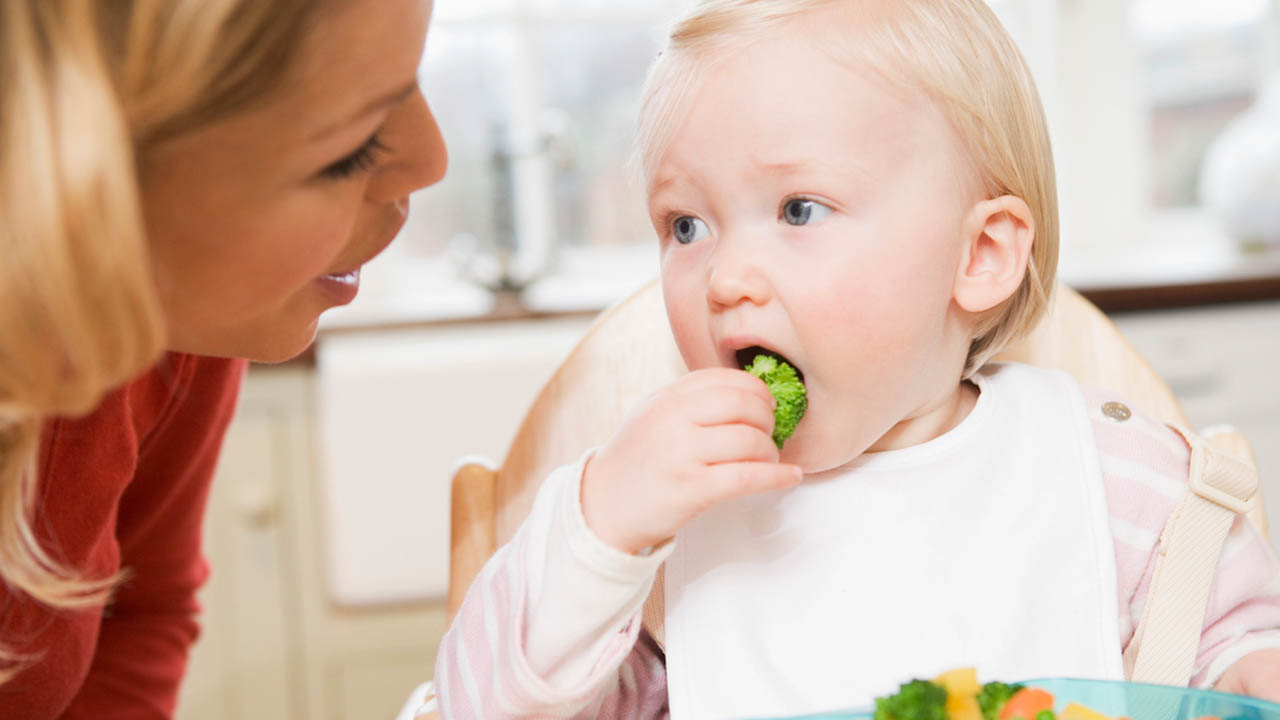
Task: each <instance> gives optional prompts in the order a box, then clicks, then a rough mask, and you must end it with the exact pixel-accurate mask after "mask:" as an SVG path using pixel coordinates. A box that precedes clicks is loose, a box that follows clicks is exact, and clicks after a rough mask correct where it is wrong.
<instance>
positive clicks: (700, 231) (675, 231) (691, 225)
mask: <svg viewBox="0 0 1280 720" xmlns="http://www.w3.org/2000/svg"><path fill="white" fill-rule="evenodd" d="M708 232H710V231H709V230H707V224H706V223H704V222H702V221H701V220H699V219H698V218H696V217H693V216H691V215H681V216H680V217H678V218H676V219H675V220H673V221H672V222H671V234H672V235H674V236H675V238H676V242H678V243H680V244H681V245H688V244H689V243H691V242H693V241H694V240H700V239H702V238H704V237H706V236H707V233H708Z"/></svg>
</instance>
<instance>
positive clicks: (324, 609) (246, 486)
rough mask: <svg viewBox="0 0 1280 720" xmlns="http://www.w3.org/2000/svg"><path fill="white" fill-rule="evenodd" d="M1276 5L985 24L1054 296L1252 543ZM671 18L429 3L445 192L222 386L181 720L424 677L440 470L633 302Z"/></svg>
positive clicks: (1004, 8)
mask: <svg viewBox="0 0 1280 720" xmlns="http://www.w3.org/2000/svg"><path fill="white" fill-rule="evenodd" d="M1278 3H1280V0H1215V1H1214V2H1208V1H1206V0H1199V1H1197V0H992V5H993V7H994V8H995V9H996V11H997V13H998V14H999V15H1000V16H1001V18H1002V19H1003V20H1004V21H1005V23H1006V24H1007V26H1008V27H1009V28H1010V30H1011V31H1012V32H1013V34H1014V35H1015V37H1016V38H1017V39H1018V41H1019V43H1020V44H1021V46H1022V48H1023V51H1024V53H1025V55H1026V56H1027V59H1028V61H1029V62H1030V64H1031V66H1032V69H1033V71H1034V73H1035V75H1036V78H1037V82H1038V83H1039V87H1040V90H1041V93H1042V95H1043V98H1044V101H1045V105H1046V108H1047V111H1048V115H1049V120H1050V126H1051V131H1052V135H1053V142H1054V145H1055V150H1056V156H1057V162H1058V173H1059V188H1060V194H1061V201H1062V219H1063V222H1062V227H1063V250H1062V276H1063V279H1064V281H1065V282H1067V283H1069V284H1071V285H1073V286H1075V287H1077V288H1081V289H1084V290H1086V291H1090V292H1091V295H1090V296H1091V297H1093V298H1094V299H1095V302H1098V303H1099V304H1100V305H1101V306H1103V307H1104V309H1106V310H1109V311H1110V312H1111V314H1112V317H1113V319H1114V320H1116V322H1117V323H1118V324H1119V325H1120V327H1121V328H1122V330H1123V331H1124V332H1125V333H1126V335H1127V336H1128V337H1129V338H1130V339H1131V340H1133V341H1134V343H1135V344H1136V345H1137V346H1138V347H1139V349H1140V350H1141V351H1142V352H1143V353H1144V354H1146V355H1147V356H1148V358H1149V359H1150V360H1151V361H1152V363H1153V364H1154V365H1155V367H1156V368H1157V370H1158V371H1159V372H1160V373H1161V374H1162V375H1163V376H1164V377H1165V378H1166V379H1167V380H1168V381H1169V383H1170V384H1171V386H1172V387H1173V388H1174V390H1175V392H1177V393H1178V395H1179V397H1180V399H1181V400H1182V401H1183V404H1184V406H1185V408H1186V410H1187V411H1188V413H1189V414H1190V416H1191V418H1192V420H1193V422H1194V423H1196V425H1197V426H1200V427H1204V426H1207V425H1212V424H1217V423H1231V424H1234V425H1235V426H1237V427H1239V428H1241V429H1242V430H1243V431H1244V432H1245V433H1246V434H1247V435H1248V436H1249V438H1250V440H1251V441H1252V442H1253V444H1254V446H1255V448H1256V450H1257V453H1258V456H1259V462H1260V464H1261V467H1262V471H1263V478H1264V486H1265V487H1266V490H1267V492H1268V493H1269V494H1270V497H1271V499H1272V500H1271V505H1270V513H1271V514H1270V518H1271V524H1272V526H1273V527H1275V528H1280V379H1278V378H1280V375H1278V374H1277V372H1276V371H1277V369H1278V368H1280V363H1278V362H1277V358H1278V357H1280V6H1278ZM688 4H689V1H688V0H437V2H436V4H435V18H434V21H433V26H432V29H431V33H430V37H429V39H428V43H427V51H426V55H425V58H424V60H423V65H422V71H421V78H422V83H423V87H424V89H425V91H426V94H427V97H428V99H429V101H430V102H431V103H432V105H433V109H434V110H435V112H436V114H437V116H438V118H439V120H440V124H441V126H442V128H443V131H444V134H445V138H446V141H447V142H448V144H449V149H450V154H451V162H450V169H449V175H448V177H447V178H446V179H445V180H444V181H443V182H442V183H440V184H439V185H438V186H436V187H433V188H430V189H427V190H425V191H422V192H420V193H418V194H416V195H415V196H414V197H413V198H412V206H413V209H412V213H411V218H410V220H409V223H408V224H407V225H406V227H405V228H404V230H403V232H402V235H401V237H400V238H399V240H398V241H397V243H395V244H394V245H393V246H392V248H391V249H390V250H389V251H388V252H387V253H386V254H385V255H383V256H382V257H380V258H379V259H378V260H376V261H375V262H374V263H372V264H371V265H370V266H369V267H367V268H366V271H365V274H364V279H363V283H362V287H361V296H360V298H359V299H357V300H356V302H355V303H353V304H352V305H351V306H350V307H347V308H343V309H340V310H337V311H334V312H332V313H330V314H329V315H327V316H326V317H325V318H324V320H323V324H322V329H321V334H320V338H319V340H318V342H317V344H316V347H315V350H314V352H313V353H311V354H309V355H308V356H307V357H305V358H302V359H300V360H298V361H295V362H292V363H289V364H286V365H283V366H276V367H268V366H255V367H254V368H253V369H252V371H251V373H250V376H249V379H248V383H247V386H246V388H245V394H244V397H243V400H242V403H241V409H240V412H239V415H238V417H237V419H236V421H235V423H234V424H233V426H232V429H231V431H230V435H229V437H228V440H227V445H226V453H225V456H224V458H223V460H222V463H221V466H220V469H219V473H218V478H217V482H216V483H215V489H214V497H213V500H212V505H211V510H210V516H209V521H208V524H207V538H208V541H207V545H208V554H209V556H210V559H211V562H212V564H213V567H214V574H213V579H212V581H211V582H210V584H209V585H208V586H207V587H206V589H205V590H204V592H203V594H202V600H203V603H204V605H205V607H206V616H205V621H204V628H205V629H204V633H203V637H202V639H201V641H200V643H199V644H198V646H197V647H196V649H195V652H194V657H193V660H192V665H191V674H190V676H189V677H188V679H187V681H186V684H185V686H184V690H183V699H182V706H181V710H180V711H179V718H181V719H182V720H202V719H204V718H228V717H231V718H246V719H248V718H272V719H273V720H302V719H303V718H307V719H309V720H329V719H333V720H337V719H339V718H342V719H345V718H361V719H364V718H392V717H394V715H395V713H396V712H397V710H398V709H399V707H400V705H401V703H402V702H403V701H404V699H405V698H406V697H407V695H408V693H409V692H410V691H411V690H412V689H413V688H414V686H416V685H417V684H418V683H420V682H422V681H423V680H426V679H429V678H430V677H431V673H432V665H433V663H434V656H435V649H436V644H437V643H438V641H439V638H440V636H441V634H442V633H443V631H444V628H445V610H444V599H443V598H444V593H445V590H446V587H447V572H448V559H447V558H448V554H447V553H448V543H449V527H448V525H449V506H448V488H449V481H450V478H451V475H452V470H453V468H454V467H455V466H456V464H457V462H458V461H459V460H460V459H462V458H464V457H469V456H477V455H478V456H482V457H486V458H488V459H490V460H491V461H494V462H501V460H502V457H503V455H504V453H505V449H506V446H507V444H508V443H509V441H510V439H511V437H512V435H513V433H514V431H515V429H516V427H517V425H518V423H519V421H520V419H521V417H522V415H523V413H524V411H525V410H526V409H527V407H528V405H529V403H530V402H531V401H532V399H533V397H534V396H535V394H536V393H537V391H538V389H539V388H540V387H541V385H542V383H543V382H545V380H546V379H547V378H548V377H549V376H550V374H551V372H552V370H553V369H554V368H555V366H556V364H557V363H558V362H559V360H560V359H561V358H563V357H564V355H565V354H566V353H567V352H568V351H569V349H570V348H571V347H572V346H573V344H574V343H575V341H576V340H577V339H578V338H579V337H580V336H581V334H582V332H583V331H584V330H585V329H586V328H587V326H588V325H589V324H590V322H591V319H592V317H593V316H594V315H595V314H596V313H597V312H598V311H599V310H601V309H602V308H604V307H606V306H608V305H609V304H611V303H613V302H615V301H617V300H618V299H620V298H622V297H624V296H626V295H627V294H628V293H629V292H631V291H633V290H634V289H636V288H638V287H640V286H641V285H643V284H644V283H645V282H646V281H647V280H649V279H651V278H652V277H654V276H655V274H656V271H657V262H656V260H657V255H656V250H655V246H654V243H653V241H652V238H651V233H652V230H651V228H650V227H649V225H648V221H647V218H646V217H645V212H644V203H643V198H642V195H641V193H640V191H639V189H638V188H637V187H635V186H634V185H633V184H632V183H631V182H630V176H629V175H628V171H627V163H628V159H629V156H630V152H631V126H632V125H631V124H632V120H633V118H634V117H635V114H636V111H637V107H638V101H639V88H640V85H641V83H642V81H643V78H644V75H645V71H646V69H647V67H648V65H649V63H650V61H651V60H652V58H653V57H654V55H655V53H656V52H657V50H658V48H659V47H660V46H661V41H662V38H663V33H664V29H665V28H666V27H667V25H668V23H669V22H670V21H671V19H672V18H673V17H675V16H676V15H677V14H678V13H679V11H680V10H681V9H683V8H684V7H686V6H687V5H688ZM1223 301H1230V302H1223ZM1276 536H1277V537H1280V532H1277V533H1276Z"/></svg>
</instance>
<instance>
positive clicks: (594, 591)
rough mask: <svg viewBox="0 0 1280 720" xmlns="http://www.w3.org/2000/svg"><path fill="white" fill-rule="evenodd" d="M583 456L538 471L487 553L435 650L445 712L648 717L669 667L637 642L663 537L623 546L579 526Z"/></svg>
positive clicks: (660, 698) (661, 698) (660, 703)
mask: <svg viewBox="0 0 1280 720" xmlns="http://www.w3.org/2000/svg"><path fill="white" fill-rule="evenodd" d="M582 469H583V462H579V463H576V464H574V465H572V466H568V467H564V468H561V469H559V470H557V471H556V472H554V473H552V475H551V476H550V477H549V478H548V479H547V481H546V482H545V483H544V484H543V487H542V488H541V490H540V491H539V493H538V497H537V499H536V500H535V502H534V507H533V510H532V512H531V513H530V515H529V517H528V519H527V520H526V521H525V523H524V525H522V526H521V528H520V530H519V531H518V532H517V533H516V535H515V537H514V538H513V539H512V540H511V542H510V543H508V544H507V545H505V546H503V547H502V548H501V549H499V550H498V552H497V553H495V555H494V556H493V557H492V558H490V560H489V562H488V563H486V564H485V566H484V568H483V569H482V570H481V572H480V574H479V575H478V576H477V578H476V580H475V582H473V583H472V586H471V588H470V589H469V590H468V592H467V595H466V598H465V600H464V601H463V603H462V607H461V608H460V610H459V612H458V617H457V618H456V619H455V620H454V622H453V625H452V626H451V627H450V629H449V631H448V633H447V634H446V635H445V637H444V640H443V642H442V643H441V646H440V652H439V655H438V657H437V659H436V683H435V684H436V691H437V694H438V702H439V707H440V710H441V716H442V717H445V718H453V717H457V718H464V717H484V718H495V719H497V718H515V717H529V716H541V715H544V714H546V715H554V716H556V717H580V718H596V717H609V718H637V719H639V718H648V717H655V716H656V714H657V711H658V709H659V708H661V707H665V702H666V675H665V672H664V668H663V664H662V659H661V656H660V654H658V653H657V652H656V651H655V649H654V648H653V647H652V645H650V644H647V643H644V642H642V643H639V644H637V642H636V639H637V633H638V632H639V630H640V619H639V612H640V608H641V606H642V605H643V603H644V599H645V597H646V595H647V594H648V591H649V588H650V586H651V585H652V583H653V577H654V574H655V572H656V570H657V567H658V565H660V564H661V562H662V560H663V559H664V558H665V557H666V556H667V555H668V554H669V553H670V550H669V549H667V548H664V549H662V550H659V551H655V552H652V553H650V554H649V555H647V556H643V557H642V556H633V555H627V554H625V553H622V552H620V551H617V550H614V549H612V548H610V547H608V546H606V545H604V544H603V543H601V542H600V541H599V540H598V539H596V538H595V536H594V535H593V534H592V533H590V531H588V530H587V528H586V525H585V523H584V522H583V521H582V514H581V511H580V509H579V504H578V488H579V478H580V477H581V475H582Z"/></svg>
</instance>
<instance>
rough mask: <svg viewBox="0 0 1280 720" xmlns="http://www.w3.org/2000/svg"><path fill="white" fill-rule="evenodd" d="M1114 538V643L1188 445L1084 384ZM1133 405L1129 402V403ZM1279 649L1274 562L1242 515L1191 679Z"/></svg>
mask: <svg viewBox="0 0 1280 720" xmlns="http://www.w3.org/2000/svg"><path fill="white" fill-rule="evenodd" d="M1084 392H1085V401H1086V403H1087V405H1088V407H1089V417H1090V419H1091V421H1092V424H1093V430H1094V437H1095V439H1096V440H1097V445H1098V455H1099V459H1100V462H1101V468H1102V479H1103V483H1104V484H1105V487H1106V494H1107V505H1108V511H1109V513H1110V519H1111V531H1112V535H1113V536H1114V539H1115V553H1116V571H1117V580H1118V583H1117V585H1118V588H1119V601H1120V642H1121V645H1122V646H1126V647H1127V646H1128V644H1129V641H1130V640H1131V639H1132V638H1133V634H1134V630H1135V629H1136V627H1137V623H1138V620H1139V619H1141V617H1142V611H1143V608H1144V606H1145V604H1146V599H1147V591H1148V589H1149V588H1150V585H1151V578H1152V575H1153V574H1154V572H1155V561H1156V557H1157V556H1158V551H1159V540H1160V534H1161V531H1162V530H1163V529H1164V526H1165V523H1166V522H1167V521H1168V519H1169V517H1170V515H1172V513H1173V510H1174V508H1175V507H1176V506H1177V504H1178V503H1179V501H1181V499H1182V497H1183V495H1184V494H1185V493H1187V492H1188V491H1189V490H1188V486H1187V474H1188V470H1189V467H1190V456H1191V451H1190V448H1188V447H1187V444H1186V442H1185V441H1184V440H1183V439H1182V437H1181V436H1180V435H1179V434H1178V433H1177V431H1175V430H1173V429H1172V428H1170V427H1168V426H1166V425H1164V424H1162V423H1160V422H1158V421H1156V420H1154V419H1152V418H1149V417H1146V416H1144V415H1143V414H1142V413H1139V412H1134V414H1133V416H1132V417H1131V418H1130V419H1129V420H1127V421H1124V422H1115V421H1113V420H1110V419H1108V418H1107V417H1106V416H1105V415H1103V413H1102V412H1101V407H1102V405H1103V404H1105V403H1106V402H1108V401H1112V400H1118V399H1119V398H1117V397H1116V394H1115V393H1111V392H1109V391H1105V390H1099V389H1096V388H1089V387H1086V388H1085V389H1084ZM1130 407H1132V406H1130ZM1275 647H1280V562H1278V561H1277V559H1276V553H1275V550H1274V549H1273V548H1272V547H1271V545H1270V544H1269V543H1268V542H1267V540H1266V538H1265V537H1263V536H1262V534H1261V533H1260V532H1259V531H1258V530H1257V528H1255V527H1254V526H1253V523H1251V522H1250V521H1249V520H1248V519H1247V518H1245V517H1244V516H1240V517H1238V518H1236V521H1235V524H1234V525H1232V527H1231V532H1230V534H1229V535H1228V536H1227V541H1226V544H1225V545H1224V547H1223V551H1222V558H1221V560H1220V561H1219V564H1218V568H1217V571H1216V574H1215V576H1214V581H1213V585H1212V587H1211V589H1210V595H1209V604H1208V607H1207V609H1206V612H1205V622H1204V627H1203V629H1202V633H1201V638H1200V647H1199V651H1198V653H1197V657H1196V662H1195V667H1194V676H1193V678H1192V685H1194V686H1197V687H1211V686H1212V685H1213V684H1214V683H1216V682H1217V680H1218V678H1220V677H1221V676H1222V674H1223V673H1224V672H1225V671H1226V670H1227V668H1229V667H1230V666H1231V665H1232V664H1234V663H1235V662H1236V661H1237V660H1239V659H1240V658H1242V657H1244V656H1245V655H1247V654H1249V653H1251V652H1254V651H1256V650H1261V649H1265V648H1275Z"/></svg>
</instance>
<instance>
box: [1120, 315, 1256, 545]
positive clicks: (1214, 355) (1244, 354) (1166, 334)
mask: <svg viewBox="0 0 1280 720" xmlns="http://www.w3.org/2000/svg"><path fill="white" fill-rule="evenodd" d="M1112 319H1113V320H1115V322H1116V325H1117V326H1119V328H1120V331H1121V332H1123V333H1124V335H1125V336H1126V337H1127V338H1129V340H1130V341H1132V342H1133V344H1134V346H1135V347H1137V348H1138V351H1139V352H1141V353H1142V354H1143V355H1144V356H1145V357H1146V358H1147V359H1148V360H1150V361H1151V364H1152V365H1153V366H1154V367H1155V369H1156V372H1158V373H1160V375H1161V376H1162V377H1163V378H1164V379H1165V380H1166V381H1167V382H1168V383H1169V386H1170V387H1171V388H1172V389H1173V391H1174V393H1175V394H1176V395H1177V396H1178V400H1179V401H1180V402H1181V403H1182V407H1183V409H1184V410H1186V412H1187V415H1188V416H1189V417H1190V419H1191V422H1192V424H1194V425H1195V426H1196V428H1197V429H1204V428H1206V427H1209V426H1211V425H1221V424H1225V425H1231V426H1233V427H1235V428H1236V429H1238V430H1240V431H1241V432H1242V433H1244V435H1245V437H1247V438H1248V439H1249V441H1250V443H1252V445H1253V448H1254V452H1255V453H1257V456H1258V466H1259V470H1260V471H1261V475H1262V488H1263V493H1264V495H1265V496H1266V499H1267V519H1268V522H1269V523H1270V525H1271V528H1272V541H1273V544H1275V545H1276V546H1277V548H1280V302H1258V303H1246V304H1240V305H1219V306H1211V307H1203V308H1194V309H1179V310H1166V311H1158V312H1142V313H1125V314H1118V315H1115V316H1114V317H1113V318H1112Z"/></svg>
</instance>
